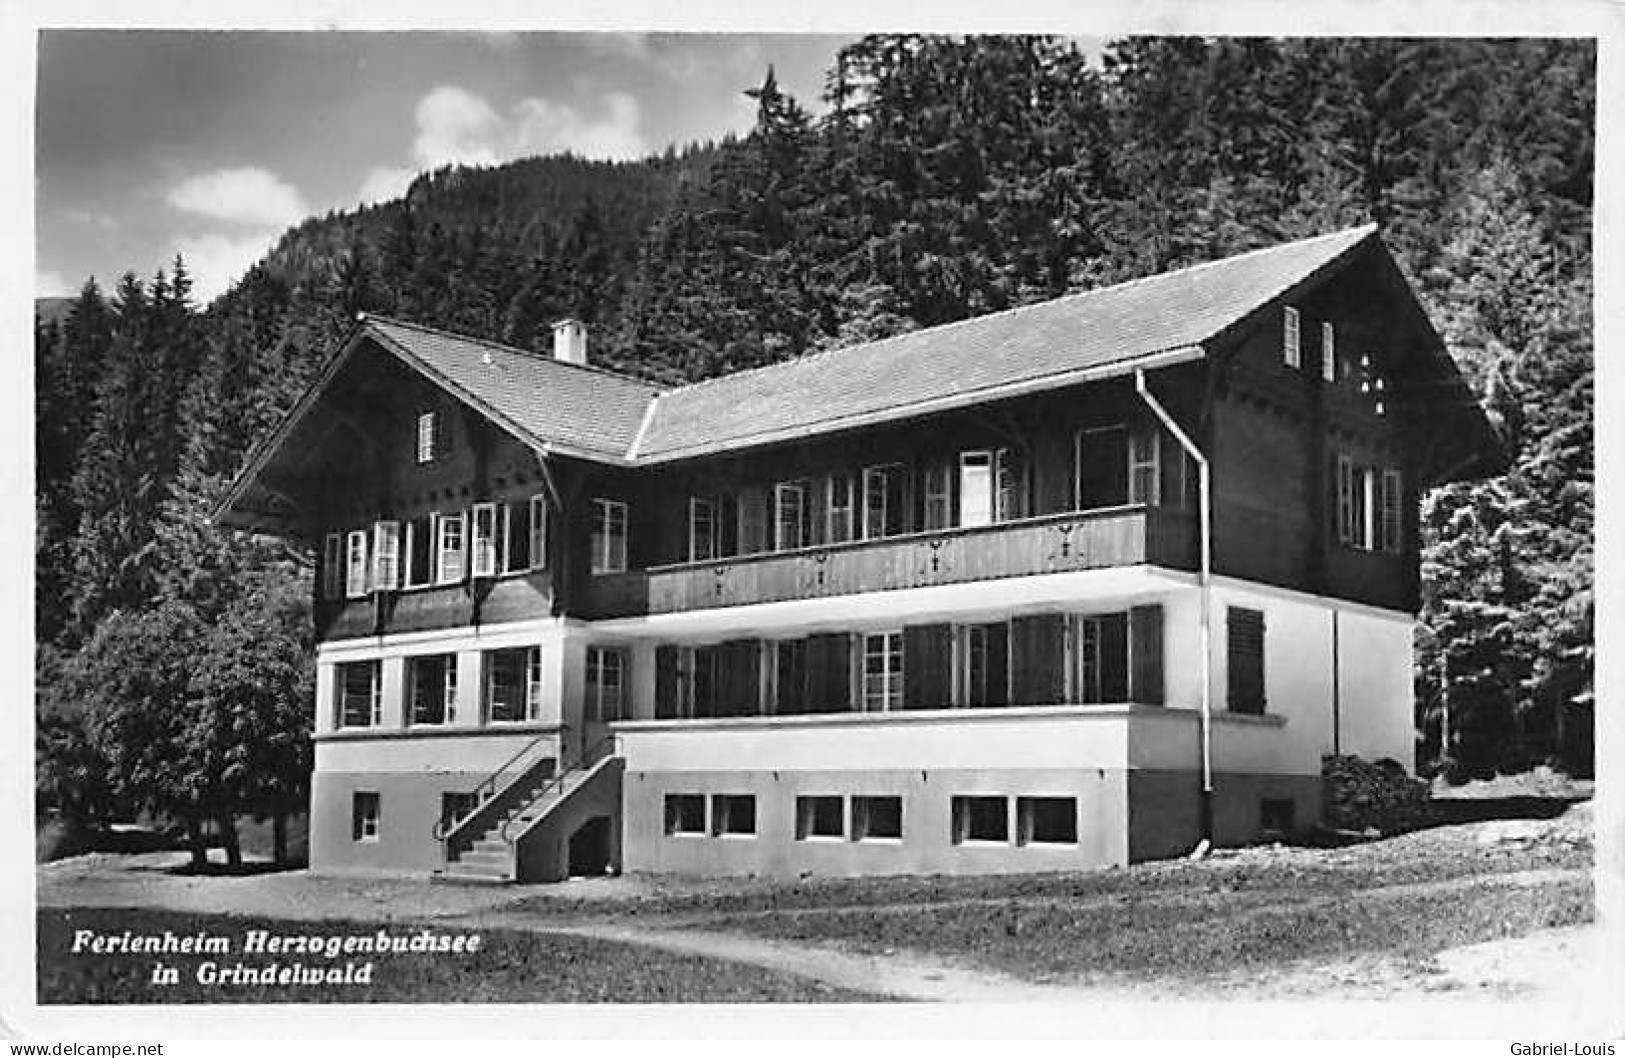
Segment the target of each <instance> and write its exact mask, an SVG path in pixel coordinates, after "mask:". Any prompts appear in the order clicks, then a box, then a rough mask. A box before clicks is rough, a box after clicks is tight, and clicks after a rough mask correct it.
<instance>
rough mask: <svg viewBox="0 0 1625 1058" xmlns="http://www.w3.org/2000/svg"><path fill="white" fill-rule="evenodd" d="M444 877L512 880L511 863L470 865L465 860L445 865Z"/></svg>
mask: <svg viewBox="0 0 1625 1058" xmlns="http://www.w3.org/2000/svg"><path fill="white" fill-rule="evenodd" d="M444 873H445V874H446V875H448V876H451V877H456V878H495V879H498V880H510V881H511V880H512V879H513V864H512V863H471V862H469V861H468V860H466V859H462V860H458V861H457V862H455V863H449V864H447V865H446V869H445V872H444Z"/></svg>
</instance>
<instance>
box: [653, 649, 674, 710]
mask: <svg viewBox="0 0 1625 1058" xmlns="http://www.w3.org/2000/svg"><path fill="white" fill-rule="evenodd" d="M676 715H677V648H676V647H675V646H669V645H665V646H659V647H656V648H655V718H656V719H657V720H670V719H672V718H673V717H675V716H676Z"/></svg>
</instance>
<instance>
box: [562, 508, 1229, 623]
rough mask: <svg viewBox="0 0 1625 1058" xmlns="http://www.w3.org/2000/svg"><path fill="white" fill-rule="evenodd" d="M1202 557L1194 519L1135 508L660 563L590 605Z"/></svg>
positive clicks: (596, 586)
mask: <svg viewBox="0 0 1625 1058" xmlns="http://www.w3.org/2000/svg"><path fill="white" fill-rule="evenodd" d="M1196 553H1197V539H1196V519H1195V517H1194V515H1192V514H1191V513H1189V512H1184V511H1167V510H1163V509H1161V508H1156V507H1145V506H1138V505H1136V506H1129V507H1113V508H1109V509H1106V510H1097V511H1068V512H1065V513H1062V514H1050V515H1043V516H1041V517H1037V518H1025V519H1022V520H1020V521H1013V522H1001V523H999V524H996V525H988V526H978V527H975V528H958V529H944V530H937V531H933V532H927V533H910V534H907V535H903V536H891V537H884V538H881V539H877V540H854V541H849V542H847V543H841V544H825V545H820V546H818V547H809V548H800V549H798V550H795V551H776V552H768V553H764V554H758V555H740V556H733V557H729V558H722V559H715V560H712V561H708V562H689V563H681V564H676V565H668V566H654V567H651V568H649V569H648V570H645V571H641V572H632V573H623V574H615V575H612V576H608V577H594V578H593V580H592V584H591V585H590V586H589V589H588V599H587V602H588V610H589V615H590V616H591V617H593V618H605V617H629V616H638V615H643V614H666V613H681V612H684V611H688V610H700V609H709V608H712V607H719V606H743V605H747V604H750V603H765V602H780V601H784V600H789V599H813V598H821V597H825V596H835V595H851V594H858V593H863V592H875V591H893V590H897V589H900V588H924V587H932V586H936V585H940V584H963V583H967V582H972V581H982V580H993V579H997V578H1002V577H1024V576H1031V575H1034V574H1042V573H1069V572H1074V571H1077V570H1088V569H1103V568H1107V567H1112V566H1132V565H1139V564H1141V563H1153V564H1156V565H1163V566H1172V567H1175V568H1181V569H1191V568H1194V566H1195V556H1196Z"/></svg>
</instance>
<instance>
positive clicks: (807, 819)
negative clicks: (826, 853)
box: [796, 797, 846, 841]
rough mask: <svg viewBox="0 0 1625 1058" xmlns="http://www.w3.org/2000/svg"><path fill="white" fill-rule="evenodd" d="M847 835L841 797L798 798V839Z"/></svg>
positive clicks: (805, 839) (842, 836) (806, 839)
mask: <svg viewBox="0 0 1625 1058" xmlns="http://www.w3.org/2000/svg"><path fill="white" fill-rule="evenodd" d="M844 837H846V813H845V809H844V807H843V806H842V804H841V799H840V798H839V797H797V798H796V840H797V841H809V840H815V839H817V838H844Z"/></svg>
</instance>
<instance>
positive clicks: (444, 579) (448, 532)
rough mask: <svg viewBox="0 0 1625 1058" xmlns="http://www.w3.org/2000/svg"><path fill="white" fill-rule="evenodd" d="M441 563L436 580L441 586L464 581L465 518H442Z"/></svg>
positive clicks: (451, 516) (457, 515) (448, 516)
mask: <svg viewBox="0 0 1625 1058" xmlns="http://www.w3.org/2000/svg"><path fill="white" fill-rule="evenodd" d="M438 554H439V562H438V563H437V565H438V570H437V574H438V575H437V576H436V577H435V580H436V581H437V582H438V583H441V584H456V583H457V582H458V581H460V580H462V579H463V516H462V514H460V513H459V514H442V515H441V516H440V545H439V548H438Z"/></svg>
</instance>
